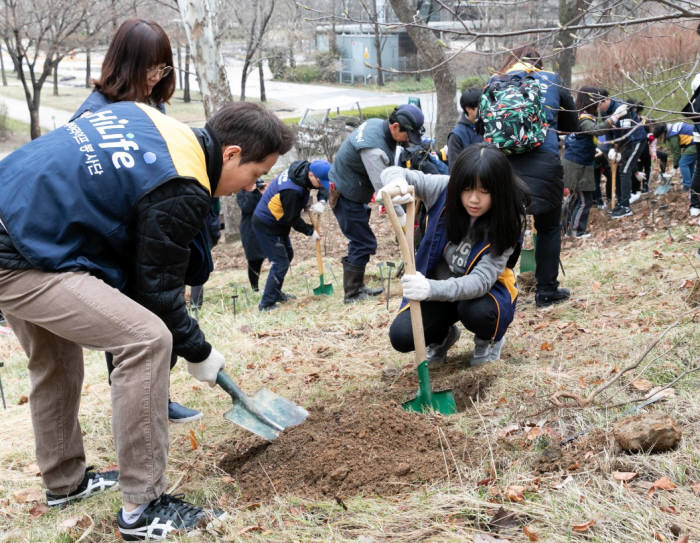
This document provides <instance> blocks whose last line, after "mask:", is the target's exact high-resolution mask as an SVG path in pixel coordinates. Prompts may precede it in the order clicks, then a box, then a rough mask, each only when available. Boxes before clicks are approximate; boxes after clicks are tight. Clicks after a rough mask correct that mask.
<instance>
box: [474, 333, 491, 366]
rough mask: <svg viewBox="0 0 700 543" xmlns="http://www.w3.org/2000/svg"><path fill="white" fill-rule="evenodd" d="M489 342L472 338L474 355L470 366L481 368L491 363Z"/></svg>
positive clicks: (488, 340) (475, 337)
mask: <svg viewBox="0 0 700 543" xmlns="http://www.w3.org/2000/svg"><path fill="white" fill-rule="evenodd" d="M490 353H491V340H490V339H481V338H480V337H477V336H474V354H473V355H472V359H471V362H470V366H481V365H482V364H486V363H487V362H490V361H491V358H490V356H489V355H490Z"/></svg>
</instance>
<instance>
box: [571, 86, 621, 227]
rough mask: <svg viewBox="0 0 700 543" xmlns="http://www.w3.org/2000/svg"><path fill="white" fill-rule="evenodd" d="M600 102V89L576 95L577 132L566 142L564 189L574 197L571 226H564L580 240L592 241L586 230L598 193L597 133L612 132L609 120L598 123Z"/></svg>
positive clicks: (589, 89) (584, 87)
mask: <svg viewBox="0 0 700 543" xmlns="http://www.w3.org/2000/svg"><path fill="white" fill-rule="evenodd" d="M600 99H601V96H600V95H599V94H598V89H597V88H595V87H589V86H583V87H581V89H580V90H579V91H578V94H577V95H576V110H577V111H578V112H579V115H578V131H577V132H575V133H573V134H569V135H568V136H566V139H565V140H564V158H563V159H562V166H563V167H564V186H565V187H566V188H567V189H569V190H570V191H571V193H572V195H571V196H570V197H569V203H568V206H569V207H568V210H569V213H568V216H569V224H566V225H564V229H565V231H568V230H569V229H571V233H572V234H573V235H574V236H575V237H577V238H584V237H590V234H589V233H587V232H586V226H587V224H588V214H589V212H590V210H591V206H592V205H593V194H594V192H595V177H594V175H593V168H594V165H595V154H596V142H595V133H596V131H600V130H601V129H602V130H605V129H608V128H610V124H609V123H608V121H607V120H604V121H600V122H598V120H597V114H598V102H599V101H600Z"/></svg>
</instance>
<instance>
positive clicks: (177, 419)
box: [168, 400, 204, 423]
mask: <svg viewBox="0 0 700 543" xmlns="http://www.w3.org/2000/svg"><path fill="white" fill-rule="evenodd" d="M203 416H204V415H203V414H202V412H201V411H197V410H196V409H190V408H189V407H185V406H184V405H182V404H179V403H177V402H171V401H170V400H168V420H169V421H170V422H174V423H183V422H192V421H193V420H199V419H201V418H202V417H203Z"/></svg>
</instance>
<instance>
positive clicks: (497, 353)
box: [489, 335, 506, 362]
mask: <svg viewBox="0 0 700 543" xmlns="http://www.w3.org/2000/svg"><path fill="white" fill-rule="evenodd" d="M505 344H506V336H505V335H504V336H503V337H502V338H501V339H499V340H498V341H494V342H493V343H492V344H491V348H490V349H489V362H496V361H498V360H500V359H501V351H502V350H503V346H504V345H505Z"/></svg>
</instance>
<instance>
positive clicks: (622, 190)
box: [615, 140, 647, 207]
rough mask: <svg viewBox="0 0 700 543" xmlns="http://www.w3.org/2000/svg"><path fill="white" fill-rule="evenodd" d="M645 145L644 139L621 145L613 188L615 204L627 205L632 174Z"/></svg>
mask: <svg viewBox="0 0 700 543" xmlns="http://www.w3.org/2000/svg"><path fill="white" fill-rule="evenodd" d="M646 145H647V142H646V140H638V141H629V142H627V143H625V144H624V145H623V146H622V149H621V150H620V154H621V155H622V160H620V164H619V166H618V168H617V174H618V183H617V187H616V188H615V196H616V198H617V204H618V205H620V206H622V207H629V205H630V194H631V193H632V176H633V175H634V173H635V172H636V171H637V161H638V160H639V156H640V155H641V154H642V151H643V150H644V146H646Z"/></svg>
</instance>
